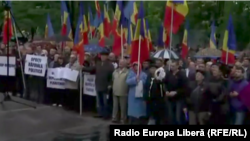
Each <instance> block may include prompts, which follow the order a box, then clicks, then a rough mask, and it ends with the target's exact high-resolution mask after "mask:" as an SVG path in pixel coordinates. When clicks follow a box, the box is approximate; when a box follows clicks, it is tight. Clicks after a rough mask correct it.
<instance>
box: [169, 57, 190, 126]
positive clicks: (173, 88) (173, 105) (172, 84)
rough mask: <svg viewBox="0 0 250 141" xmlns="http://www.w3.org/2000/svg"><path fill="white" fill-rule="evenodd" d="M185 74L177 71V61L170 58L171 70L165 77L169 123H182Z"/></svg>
mask: <svg viewBox="0 0 250 141" xmlns="http://www.w3.org/2000/svg"><path fill="white" fill-rule="evenodd" d="M185 83H186V76H185V74H184V73H182V72H181V71H179V63H178V61H175V60H172V62H171V72H170V73H167V75H166V78H165V87H166V97H167V101H166V107H167V112H168V113H167V116H168V117H167V120H168V123H169V124H178V125H180V124H182V123H183V122H182V108H183V102H184V100H185V89H186V84H185Z"/></svg>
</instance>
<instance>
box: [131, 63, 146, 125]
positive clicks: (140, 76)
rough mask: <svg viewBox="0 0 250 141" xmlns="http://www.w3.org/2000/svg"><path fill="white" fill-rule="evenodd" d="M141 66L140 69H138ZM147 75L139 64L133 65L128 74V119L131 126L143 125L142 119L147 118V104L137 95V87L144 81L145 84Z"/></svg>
mask: <svg viewBox="0 0 250 141" xmlns="http://www.w3.org/2000/svg"><path fill="white" fill-rule="evenodd" d="M138 66H139V69H138ZM146 78H147V75H146V74H145V73H144V72H143V71H141V66H140V64H138V63H133V65H132V68H131V69H130V71H129V73H128V77H127V80H126V83H127V84H128V86H129V93H128V117H129V124H142V118H144V117H146V104H145V102H144V100H143V98H142V95H141V96H137V95H136V86H137V84H138V83H139V82H140V81H142V83H143V84H145V81H146Z"/></svg>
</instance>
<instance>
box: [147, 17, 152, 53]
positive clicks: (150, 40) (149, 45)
mask: <svg viewBox="0 0 250 141" xmlns="http://www.w3.org/2000/svg"><path fill="white" fill-rule="evenodd" d="M146 30H147V33H146V35H147V42H148V43H147V44H148V45H147V46H148V49H149V51H151V50H152V49H153V45H152V39H151V33H150V30H149V25H148V20H146Z"/></svg>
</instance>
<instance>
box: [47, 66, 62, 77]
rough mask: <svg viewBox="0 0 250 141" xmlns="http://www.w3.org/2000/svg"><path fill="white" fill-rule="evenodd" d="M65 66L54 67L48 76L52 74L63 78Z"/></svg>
mask: <svg viewBox="0 0 250 141" xmlns="http://www.w3.org/2000/svg"><path fill="white" fill-rule="evenodd" d="M63 73H64V68H53V71H52V72H51V73H48V74H47V76H51V77H53V78H56V79H61V78H63Z"/></svg>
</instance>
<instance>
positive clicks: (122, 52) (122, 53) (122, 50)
mask: <svg viewBox="0 0 250 141" xmlns="http://www.w3.org/2000/svg"><path fill="white" fill-rule="evenodd" d="M123 57H124V49H123V30H122V24H121V58H122V59H123Z"/></svg>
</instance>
